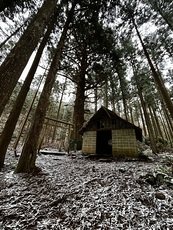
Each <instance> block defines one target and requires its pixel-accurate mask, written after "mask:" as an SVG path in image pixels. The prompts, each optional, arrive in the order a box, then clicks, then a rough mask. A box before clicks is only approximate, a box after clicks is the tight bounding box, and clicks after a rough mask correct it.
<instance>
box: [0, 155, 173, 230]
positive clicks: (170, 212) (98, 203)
mask: <svg viewBox="0 0 173 230" xmlns="http://www.w3.org/2000/svg"><path fill="white" fill-rule="evenodd" d="M172 157H173V152H169V153H161V154H159V156H154V157H153V159H152V160H151V161H140V160H129V159H119V160H118V159H117V160H114V161H110V162H108V161H107V160H105V159H90V158H86V157H84V156H82V155H81V154H80V153H76V155H73V156H68V155H67V154H65V155H43V154H40V155H38V157H37V166H38V167H39V168H41V169H42V170H41V171H39V172H37V173H35V174H26V173H25V174H14V169H15V167H16V164H17V160H18V159H16V158H15V157H14V153H12V152H9V153H8V155H7V157H6V162H5V167H4V169H3V170H2V171H1V172H0V229H1V230H5V229H7V230H10V229H12V230H21V229H24V230H31V229H35V230H36V229H57V230H58V229H59V230H60V229H62V230H66V229H67V230H68V229H69V230H70V229H79V230H82V229H83V230H84V229H86V230H95V229H104V230H106V229H113V230H119V229H123V230H126V229H132V230H135V229H137V230H139V229H141V230H146V229H149V230H150V229H153V230H154V229H162V230H164V229H165V230H166V229H168V230H169V229H170V230H171V229H173V175H172V162H173V158H172Z"/></svg>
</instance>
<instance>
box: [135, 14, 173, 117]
mask: <svg viewBox="0 0 173 230" xmlns="http://www.w3.org/2000/svg"><path fill="white" fill-rule="evenodd" d="M132 22H133V25H134V27H135V30H136V33H137V35H138V38H139V40H140V42H141V45H142V48H143V51H144V54H145V56H146V58H147V60H148V64H149V66H150V68H151V71H152V74H153V77H154V81H155V83H156V86H157V88H158V91H159V92H160V93H161V94H162V97H163V99H164V102H165V104H166V106H167V108H168V110H169V112H170V116H171V117H172V119H173V103H172V101H171V98H170V95H169V93H168V91H167V89H166V87H165V85H164V82H163V79H162V77H161V76H159V74H158V73H157V71H156V69H155V67H154V65H153V63H152V61H151V58H150V55H149V53H148V51H147V49H146V46H145V44H144V42H143V40H142V37H141V35H140V33H139V30H138V28H137V25H136V23H135V20H134V18H132Z"/></svg>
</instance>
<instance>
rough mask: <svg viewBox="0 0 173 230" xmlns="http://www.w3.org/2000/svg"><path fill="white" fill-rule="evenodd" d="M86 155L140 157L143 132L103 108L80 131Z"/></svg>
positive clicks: (83, 150)
mask: <svg viewBox="0 0 173 230" xmlns="http://www.w3.org/2000/svg"><path fill="white" fill-rule="evenodd" d="M79 133H80V134H82V135H83V142H82V152H83V153H85V154H99V155H113V156H115V157H123V156H127V157H138V151H137V141H136V140H139V141H142V130H141V128H139V127H137V126H135V125H134V124H132V123H130V122H128V121H126V120H124V119H123V118H121V117H119V116H118V115H117V114H116V113H114V112H113V111H111V110H109V109H107V108H105V107H104V106H102V107H101V108H100V109H99V110H98V111H97V112H96V113H95V114H94V115H93V116H92V117H91V118H90V120H89V121H88V122H87V123H86V124H85V125H84V126H83V127H82V128H81V130H80V131H79Z"/></svg>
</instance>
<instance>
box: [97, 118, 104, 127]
mask: <svg viewBox="0 0 173 230" xmlns="http://www.w3.org/2000/svg"><path fill="white" fill-rule="evenodd" d="M104 128H105V121H103V120H102V121H97V129H104Z"/></svg>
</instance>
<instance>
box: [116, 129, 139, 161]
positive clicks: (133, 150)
mask: <svg viewBox="0 0 173 230" xmlns="http://www.w3.org/2000/svg"><path fill="white" fill-rule="evenodd" d="M112 155H113V156H127V157H138V151H137V143H136V135H135V130H134V129H117V130H112Z"/></svg>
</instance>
